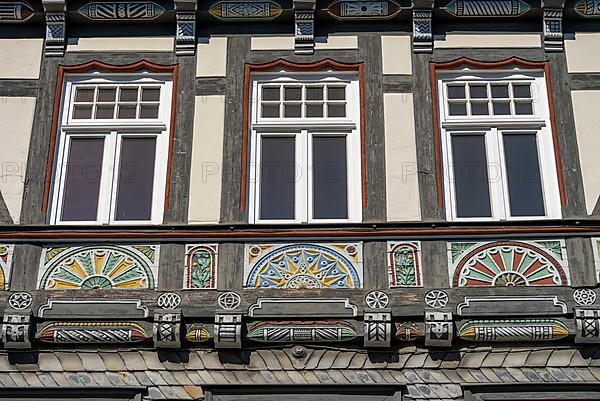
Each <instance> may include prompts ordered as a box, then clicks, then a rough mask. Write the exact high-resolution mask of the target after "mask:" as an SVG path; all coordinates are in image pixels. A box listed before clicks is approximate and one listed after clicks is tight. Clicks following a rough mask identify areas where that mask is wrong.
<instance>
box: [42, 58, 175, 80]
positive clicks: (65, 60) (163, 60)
mask: <svg viewBox="0 0 600 401" xmlns="http://www.w3.org/2000/svg"><path fill="white" fill-rule="evenodd" d="M92 60H97V61H101V62H103V63H107V64H112V65H126V64H133V63H137V62H139V61H140V60H147V61H149V62H151V63H155V64H163V65H169V64H174V63H175V62H176V57H175V55H174V54H173V53H172V52H68V53H66V54H65V56H64V57H63V58H62V61H63V63H64V64H65V65H78V64H83V63H87V62H90V61H92ZM40 85H41V84H40Z"/></svg>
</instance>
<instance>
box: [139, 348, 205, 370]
mask: <svg viewBox="0 0 600 401" xmlns="http://www.w3.org/2000/svg"><path fill="white" fill-rule="evenodd" d="M139 354H140V356H141V357H142V358H143V359H144V363H145V364H146V367H147V369H146V370H164V369H165V365H163V363H162V362H161V361H160V359H159V357H158V353H157V352H156V351H139ZM202 367H204V366H202Z"/></svg>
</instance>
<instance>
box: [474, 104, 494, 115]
mask: <svg viewBox="0 0 600 401" xmlns="http://www.w3.org/2000/svg"><path fill="white" fill-rule="evenodd" d="M489 113H490V112H489V109H488V104H487V102H485V103H482V102H473V103H471V114H472V115H474V116H487V115H488V114H489Z"/></svg>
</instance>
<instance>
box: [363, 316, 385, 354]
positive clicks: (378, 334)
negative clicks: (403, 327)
mask: <svg viewBox="0 0 600 401" xmlns="http://www.w3.org/2000/svg"><path fill="white" fill-rule="evenodd" d="M363 329H364V337H363V341H364V346H365V347H370V348H385V347H389V346H390V344H391V343H392V314H391V313H389V312H377V313H371V312H365V320H364V327H363Z"/></svg>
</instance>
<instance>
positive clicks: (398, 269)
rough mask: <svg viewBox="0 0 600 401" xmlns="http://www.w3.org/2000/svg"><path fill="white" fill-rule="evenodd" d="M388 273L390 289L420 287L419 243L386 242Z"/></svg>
mask: <svg viewBox="0 0 600 401" xmlns="http://www.w3.org/2000/svg"><path fill="white" fill-rule="evenodd" d="M387 246H388V272H389V282H390V287H392V288H394V287H420V286H421V285H423V284H422V283H423V278H422V274H421V252H420V249H421V244H420V242H388V245H387Z"/></svg>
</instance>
